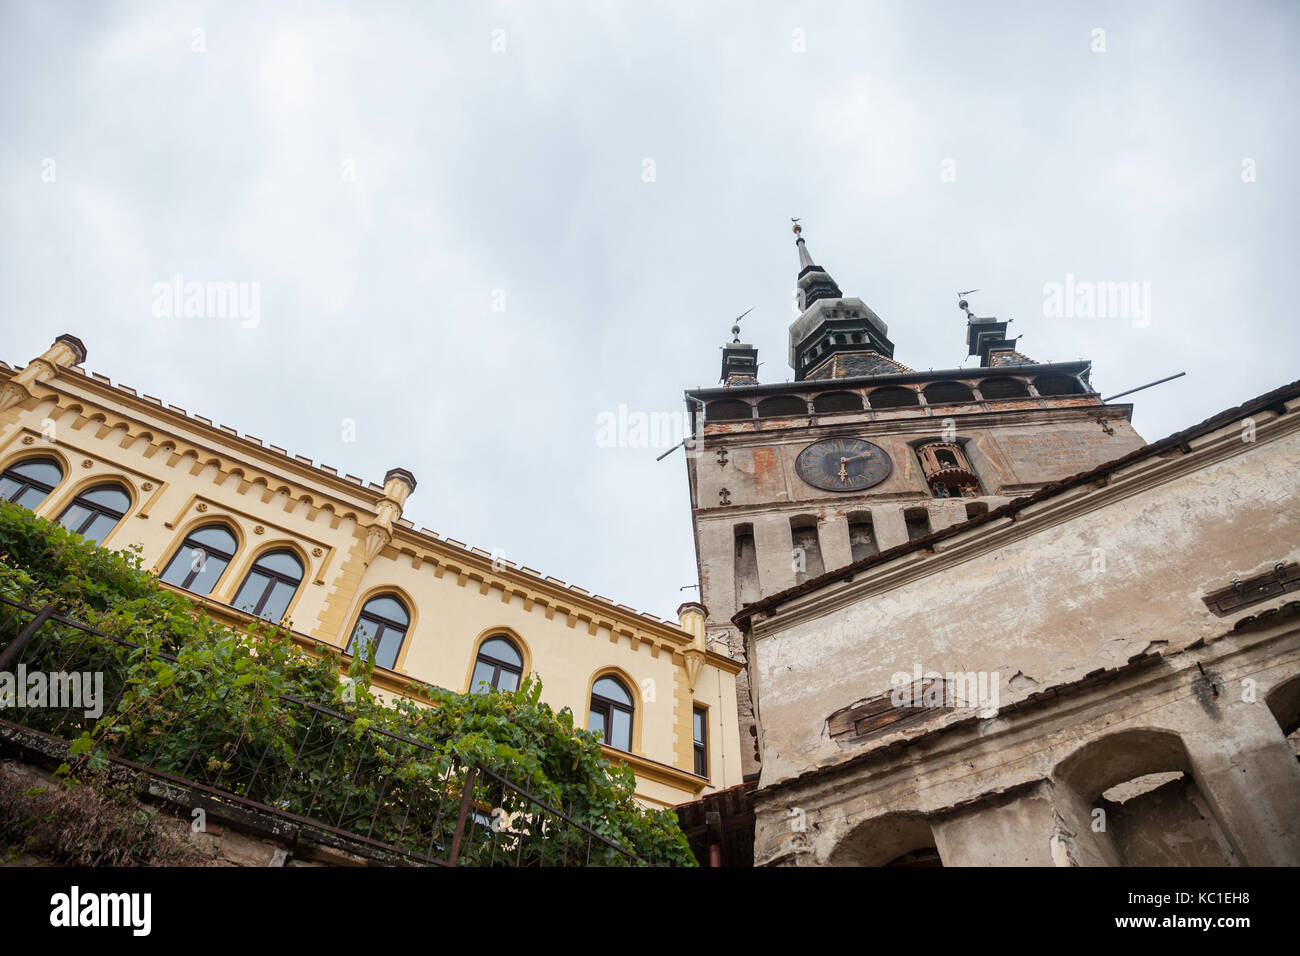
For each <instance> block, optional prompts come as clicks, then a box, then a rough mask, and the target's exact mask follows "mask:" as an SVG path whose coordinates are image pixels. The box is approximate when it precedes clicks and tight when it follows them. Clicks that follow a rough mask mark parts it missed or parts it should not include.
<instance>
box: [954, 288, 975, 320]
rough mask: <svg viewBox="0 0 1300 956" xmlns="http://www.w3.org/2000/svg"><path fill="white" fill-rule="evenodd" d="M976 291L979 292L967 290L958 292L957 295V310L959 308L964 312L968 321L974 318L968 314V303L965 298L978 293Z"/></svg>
mask: <svg viewBox="0 0 1300 956" xmlns="http://www.w3.org/2000/svg"><path fill="white" fill-rule="evenodd" d="M978 291H979V289H967V290H966V291H965V292H958V293H957V308H959V309H961V310H962V311H963V312H965V313H966V318H968V319H973V318H974V316H973V315H971V312H970V303H969V302H967V301H966V296H968V295H970V294H971V293H973V292H978Z"/></svg>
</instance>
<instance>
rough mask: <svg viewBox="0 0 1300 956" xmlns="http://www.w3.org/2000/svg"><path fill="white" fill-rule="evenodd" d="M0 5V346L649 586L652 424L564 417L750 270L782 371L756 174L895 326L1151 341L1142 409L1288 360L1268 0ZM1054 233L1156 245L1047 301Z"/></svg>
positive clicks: (663, 545) (791, 263)
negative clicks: (412, 489) (253, 286)
mask: <svg viewBox="0 0 1300 956" xmlns="http://www.w3.org/2000/svg"><path fill="white" fill-rule="evenodd" d="M0 11H2V12H0V77H2V78H3V86H4V91H5V92H4V96H3V99H2V100H0V210H2V212H3V223H4V228H3V230H2V231H0V304H2V309H3V311H2V312H0V315H2V316H3V333H4V335H3V351H2V353H0V357H3V358H4V359H5V360H7V361H9V362H11V363H15V362H16V363H24V362H26V361H27V360H28V359H30V358H31V357H32V356H34V355H38V354H39V353H40V352H42V351H43V350H44V349H45V348H46V347H47V346H48V345H49V343H50V342H51V341H52V340H53V338H54V337H55V336H56V335H58V334H59V333H61V332H72V333H73V334H75V335H77V336H79V337H81V338H82V339H83V340H84V341H85V343H86V346H87V348H88V351H89V359H88V361H87V362H86V368H87V369H89V370H93V371H99V372H102V373H104V374H106V375H108V376H109V377H110V378H112V379H113V381H114V382H122V383H125V384H127V385H130V386H133V387H135V388H137V389H139V390H141V391H145V392H148V393H149V394H151V395H157V396H159V397H161V398H162V399H163V400H164V401H166V402H169V403H173V404H176V405H179V406H181V407H183V408H186V409H189V410H190V411H193V412H198V413H199V414H202V415H205V416H207V417H210V418H213V419H214V420H216V421H217V422H220V423H224V424H228V425H231V426H234V427H235V428H237V429H238V430H239V431H240V432H243V433H249V434H253V435H256V436H258V437H260V438H262V439H263V440H265V441H267V442H274V443H275V444H277V445H281V446H284V447H286V448H288V449H289V450H290V452H292V453H298V454H304V455H307V456H310V457H311V458H313V459H314V460H316V461H318V462H322V461H323V462H325V463H327V464H330V465H333V466H335V467H337V468H339V469H340V470H342V471H347V472H350V473H352V474H355V475H359V476H362V477H364V478H365V479H367V480H371V481H379V480H381V479H382V476H383V474H384V472H385V471H386V470H387V469H388V468H390V467H392V466H395V465H401V466H404V467H407V468H409V469H411V470H412V471H413V472H414V473H415V475H416V476H417V478H418V479H419V483H420V484H419V488H418V490H417V491H416V493H415V495H414V496H413V497H412V498H411V500H410V501H409V502H408V504H407V508H406V517H408V518H410V519H411V520H413V521H414V522H415V524H416V525H417V527H418V526H427V527H429V528H431V529H433V530H435V531H437V532H439V533H441V534H444V535H449V536H451V537H454V538H457V539H459V540H462V541H466V542H469V543H472V544H475V545H478V546H480V547H484V548H487V549H489V550H497V549H499V550H501V551H503V552H504V553H505V554H506V556H507V557H509V558H510V559H511V560H516V561H520V562H522V563H524V564H527V565H529V566H531V567H534V568H537V569H539V570H541V571H543V572H544V573H546V574H551V575H554V576H556V577H559V578H562V579H564V580H567V581H570V582H573V583H576V584H579V585H581V586H583V587H585V588H588V589H590V590H592V591H596V592H598V593H601V594H604V595H608V596H609V597H612V598H614V599H615V600H617V601H619V602H622V603H626V604H629V605H632V606H634V607H637V608H641V609H645V610H649V611H651V612H653V613H657V614H660V615H664V616H671V615H672V613H673V610H674V608H675V607H676V605H677V603H678V602H679V601H680V600H683V599H685V598H687V597H690V596H693V595H694V592H693V591H681V590H679V588H680V587H681V586H683V585H687V584H691V583H692V582H694V580H695V565H694V551H693V544H692V538H691V529H690V514H689V501H688V497H687V487H686V476H685V467H684V464H683V460H682V456H681V452H676V453H674V455H673V456H671V457H669V458H668V459H666V460H664V461H662V462H658V463H656V462H655V457H656V455H658V454H659V453H660V452H661V451H662V450H663V449H654V448H650V449H647V448H639V449H633V448H601V447H598V446H597V443H596V420H597V416H598V415H599V414H600V413H601V412H604V411H616V410H617V408H618V406H619V404H620V403H625V404H626V405H627V406H628V407H629V409H631V410H633V411H638V410H639V411H645V412H649V411H677V410H679V409H681V408H682V407H683V405H682V391H683V389H684V388H686V387H694V386H696V385H705V386H708V385H713V384H715V383H716V382H717V377H718V363H719V353H718V346H719V345H720V344H721V342H722V341H723V340H724V339H726V338H728V336H727V329H728V327H729V326H730V324H731V320H732V319H733V317H734V316H736V315H738V314H739V313H741V312H743V311H744V310H745V309H748V308H750V307H751V306H752V307H754V311H753V312H752V313H750V315H749V317H748V318H746V319H745V322H744V328H745V330H746V334H745V336H744V338H745V339H746V340H747V341H751V342H753V343H754V344H756V345H757V346H758V347H759V349H760V356H759V357H760V361H762V362H763V363H764V364H763V366H762V368H761V370H760V371H761V377H762V379H763V380H764V381H769V382H770V381H784V380H786V379H789V378H790V377H792V373H791V371H790V369H789V367H788V365H787V361H786V329H787V326H788V325H789V323H790V321H791V320H792V319H793V317H794V316H793V314H792V311H791V299H792V289H793V284H794V278H795V274H796V264H797V258H796V254H795V250H794V246H793V241H792V240H793V237H792V236H791V234H790V223H789V218H790V217H791V216H800V217H802V218H803V224H804V226H805V230H806V231H805V237H806V238H807V240H808V246H809V248H810V250H811V251H812V253H813V255H814V257H815V258H816V259H817V261H818V262H819V263H820V264H821V265H823V266H824V267H825V268H826V269H827V270H828V271H829V272H830V273H831V274H832V275H833V276H834V277H835V279H836V280H837V281H838V283H839V285H840V287H841V288H842V289H843V290H844V293H845V294H846V295H850V296H858V297H860V298H862V299H863V300H864V301H865V302H866V303H867V304H868V305H870V306H871V307H872V308H873V309H874V310H875V311H876V312H877V313H878V314H879V315H880V316H881V317H882V318H883V319H884V320H885V321H886V322H887V323H888V324H889V328H890V334H891V337H892V338H893V340H894V342H895V344H896V346H897V352H896V357H897V358H898V360H899V361H901V362H903V363H905V364H907V365H909V366H911V367H913V368H918V369H926V368H951V367H955V366H957V365H959V364H961V363H962V362H963V361H965V351H966V350H965V347H964V320H963V318H962V315H961V313H959V312H958V310H957V308H956V297H955V292H956V291H957V290H959V289H969V288H973V287H978V288H979V289H980V290H982V291H981V292H979V293H978V294H977V295H974V296H972V297H971V301H972V305H973V306H974V307H975V311H976V312H977V313H979V314H981V315H998V316H1001V317H1008V316H1009V317H1012V318H1014V319H1015V323H1014V324H1013V325H1012V327H1011V331H1012V332H1013V333H1018V334H1022V335H1023V336H1024V338H1023V339H1022V340H1021V348H1022V350H1023V351H1025V352H1026V353H1027V354H1028V355H1030V356H1031V357H1033V358H1035V359H1038V360H1040V361H1046V360H1066V359H1075V358H1081V357H1082V358H1089V359H1091V360H1092V361H1093V362H1094V368H1095V371H1094V377H1093V381H1094V383H1095V384H1096V385H1097V386H1098V387H1099V388H1100V389H1101V390H1102V391H1103V393H1106V394H1109V393H1111V392H1115V391H1120V390H1122V389H1125V388H1129V387H1132V386H1136V385H1139V384H1142V383H1144V382H1147V381H1150V380H1152V379H1155V378H1158V377H1162V376H1164V375H1168V374H1171V373H1173V372H1178V371H1186V372H1187V373H1188V374H1187V377H1186V378H1184V379H1180V380H1178V381H1176V382H1172V383H1169V384H1166V385H1161V386H1159V387H1158V388H1155V389H1152V390H1150V391H1148V392H1144V393H1141V394H1139V395H1137V396H1134V397H1133V401H1134V402H1135V403H1136V406H1137V408H1136V412H1135V416H1134V421H1135V424H1136V426H1137V428H1138V430H1139V432H1141V434H1142V435H1143V436H1144V437H1145V438H1147V439H1148V440H1154V439H1157V438H1160V437H1162V436H1163V435H1165V434H1167V433H1169V432H1171V431H1174V430H1176V429H1179V428H1182V427H1185V426H1187V425H1189V424H1192V423H1194V422H1196V421H1199V420H1201V419H1202V418H1204V417H1206V416H1208V415H1210V414H1213V413H1214V412H1216V411H1219V410H1221V409H1223V408H1226V407H1228V406H1230V405H1235V404H1238V403H1239V402H1241V401H1243V400H1245V399H1247V398H1250V397H1253V396H1254V395H1256V394H1259V393H1261V392H1263V391H1266V390H1268V389H1271V388H1273V387H1276V386H1278V385H1281V384H1283V383H1285V382H1289V381H1291V380H1293V379H1295V378H1297V377H1300V376H1298V375H1297V371H1296V361H1295V359H1296V356H1297V355H1300V348H1298V346H1300V333H1297V318H1296V315H1297V311H1300V306H1297V304H1296V299H1297V294H1296V288H1295V287H1296V282H1295V273H1296V265H1295V264H1296V260H1297V253H1298V252H1300V248H1298V244H1297V238H1296V236H1297V227H1296V224H1297V221H1298V217H1300V208H1298V205H1300V204H1298V203H1297V185H1296V162H1295V156H1296V150H1297V146H1298V145H1300V143H1298V141H1297V116H1300V110H1297V107H1296V103H1297V102H1300V89H1298V86H1300V84H1298V83H1297V67H1296V49H1297V40H1298V39H1300V35H1298V34H1300V31H1297V21H1298V20H1300V7H1297V5H1295V4H1293V3H1281V2H1279V3H1233V4H1224V3H1215V4H1210V3H1205V4H1191V3H1170V4H1161V3H1130V2H1126V3H1117V4H1096V3H1090V4H1078V5H1067V4H1048V3H1039V2H1024V3H995V4H971V3H955V2H954V3H939V2H922V0H916V2H898V3H883V4H877V3H871V4H867V3H849V2H844V3H803V4H755V3H726V4H722V3H700V2H686V3H678V4H667V3H647V2H638V3H631V2H620V3H604V4H591V5H580V4H576V3H543V2H528V3H517V4H516V3H511V4H489V3H430V2H418V3H409V4H404V3H378V2H352V3H339V2H333V3H331V2H320V3H301V4H288V3H229V2H221V3H166V4H155V3H135V2H133V3H104V2H93V3H92V2H86V3H48V2H46V3H18V2H4V3H3V5H0ZM1099 29H1100V30H1103V31H1104V34H1097V33H1096V32H1095V31H1097V30H1099ZM196 30H199V31H202V32H201V33H195V31H196ZM494 31H500V32H494ZM1099 39H1100V41H1101V44H1104V52H1101V51H1097V50H1096V48H1097V47H1098V46H1099V45H1101V44H1099V42H1098V41H1099ZM494 44H495V46H496V47H497V48H498V49H497V50H494ZM502 45H504V49H503V50H502V49H499V48H500V47H501V46H502ZM801 45H803V46H804V47H805V49H803V50H802V51H800V49H799V48H800V46H801ZM196 46H197V47H201V48H203V49H201V50H196V49H195V47H196ZM51 159H52V160H53V161H54V164H53V166H52V167H51V166H50V165H49V164H48V162H47V160H51ZM647 161H650V162H651V163H652V164H653V165H652V166H650V165H648V164H647ZM51 168H52V169H53V170H54V171H55V176H54V181H53V182H49V181H46V180H47V179H48V178H49V175H48V170H49V169H51ZM651 169H652V171H653V177H652V181H647V180H648V179H651V176H650V175H649V173H648V172H647V170H651ZM43 174H44V175H43ZM1252 178H1253V181H1250V180H1251V179H1252ZM178 273H179V274H182V275H183V276H184V277H185V278H186V279H187V280H198V281H223V282H224V281H249V282H257V283H259V284H260V294H261V301H260V316H259V322H258V324H257V326H256V327H253V328H245V327H242V326H241V322H240V321H239V320H238V319H218V318H158V317H155V316H154V315H153V310H152V305H153V301H154V299H153V288H154V284H155V283H158V282H169V281H171V280H172V278H173V276H175V275H176V274H178ZM1067 275H1073V276H1075V277H1077V278H1079V279H1084V280H1094V281H1128V280H1132V281H1137V282H1145V283H1150V285H1149V289H1150V295H1151V313H1150V321H1149V324H1145V323H1144V322H1142V321H1141V320H1140V319H1139V320H1138V321H1130V320H1129V319H1126V318H1111V319H1084V318H1049V317H1047V316H1045V315H1044V285H1045V284H1046V283H1050V282H1064V281H1065V278H1066V276H1067ZM494 290H499V291H495V292H494ZM502 304H504V311H494V305H495V306H496V307H497V308H500V307H501V305H502ZM346 419H351V420H354V421H355V441H351V442H349V441H345V440H344V439H345V437H346V435H345V426H344V424H343V423H344V420H346ZM1293 477H1294V476H1286V480H1290V479H1291V478H1293Z"/></svg>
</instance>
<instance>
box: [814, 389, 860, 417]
mask: <svg viewBox="0 0 1300 956" xmlns="http://www.w3.org/2000/svg"><path fill="white" fill-rule="evenodd" d="M813 411H815V412H817V414H819V415H827V414H834V413H835V412H860V411H862V399H860V398H858V396H857V395H855V394H853V392H826V393H825V394H822V395H818V396H817V397H816V398H814V399H813Z"/></svg>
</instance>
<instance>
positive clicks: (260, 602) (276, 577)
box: [235, 548, 307, 617]
mask: <svg viewBox="0 0 1300 956" xmlns="http://www.w3.org/2000/svg"><path fill="white" fill-rule="evenodd" d="M277 554H287V555H289V556H290V557H291V558H293V559H294V560H295V561H297V562H298V567H299V568H301V569H302V571H301V573H300V574H299V576H298V579H297V580H294V579H293V578H290V577H289V576H288V575H286V574H285V573H284V572H283V571H277V570H275V568H268V567H259V566H258V565H259V564H260V563H261V562H262V561H264V560H266V559H267V558H269V557H273V556H274V555H277ZM306 573H307V568H306V566H305V565H304V564H303V563H302V558H300V557H298V554H297V552H295V551H294V550H293V549H292V548H271V549H268V550H266V551H263V552H262V553H261V554H259V555H258V556H257V557H256V558H254V559H253V563H252V565H251V566H250V567H249V569H248V573H247V574H245V575H244V580H242V581H240V582H239V587H238V589H236V591H235V600H238V599H239V593H240V592H241V591H243V590H244V586H245V585H246V584H248V579H249V578H250V577H252V576H253V575H254V574H260V575H262V576H263V577H266V578H270V580H269V581H267V582H266V587H264V588H263V589H262V596H261V597H260V598H258V599H257V603H256V604H255V605H254V606H253V609H252V610H251V611H247V609H246V608H238V610H241V611H247V613H249V614H252V615H253V617H261V616H262V609H263V608H264V607H266V602H267V601H268V600H270V597H271V595H272V593H274V591H275V586H276V584H277V583H282V584H292V585H293V594H292V595H290V596H289V601H288V603H286V604H285V607H284V612H285V614H288V613H289V605H290V604H293V599H294V598H295V597H297V596H298V589H299V588H300V587H302V579H303V576H304V575H306Z"/></svg>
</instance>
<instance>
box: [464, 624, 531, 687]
mask: <svg viewBox="0 0 1300 956" xmlns="http://www.w3.org/2000/svg"><path fill="white" fill-rule="evenodd" d="M523 676H524V657H523V655H522V654H520V653H519V648H517V647H515V642H514V641H512V640H510V638H508V637H500V636H497V637H490V638H488V639H487V640H486V641H484V642H483V643H482V644H480V645H479V649H478V658H477V659H476V660H475V661H474V674H473V676H472V677H470V679H469V691H470V693H471V694H486V693H488V691H491V690H493V689H495V690H499V691H501V692H502V693H503V694H504V693H506V692H507V691H512V690H516V689H518V687H519V681H520V679H521V678H522V677H523Z"/></svg>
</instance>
